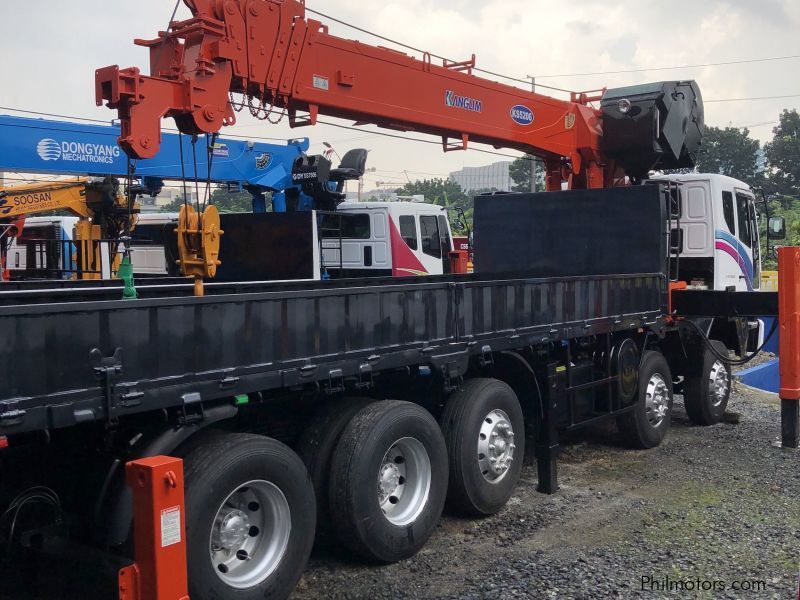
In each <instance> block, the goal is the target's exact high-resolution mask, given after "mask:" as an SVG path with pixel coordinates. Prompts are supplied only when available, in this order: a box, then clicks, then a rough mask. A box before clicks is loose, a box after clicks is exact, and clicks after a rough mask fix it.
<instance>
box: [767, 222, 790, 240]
mask: <svg viewBox="0 0 800 600" xmlns="http://www.w3.org/2000/svg"><path fill="white" fill-rule="evenodd" d="M767 237H768V238H769V239H771V240H785V239H786V219H784V218H783V217H770V218H769V224H768V226H767Z"/></svg>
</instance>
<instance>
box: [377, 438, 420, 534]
mask: <svg viewBox="0 0 800 600" xmlns="http://www.w3.org/2000/svg"><path fill="white" fill-rule="evenodd" d="M430 490H431V459H430V457H429V456H428V451H427V450H425V446H423V445H422V442H420V441H419V440H416V439H414V438H410V437H405V438H401V439H399V440H397V441H396V442H395V443H394V444H392V446H391V447H390V448H389V450H387V452H386V454H384V456H383V460H382V461H381V466H380V468H379V469H378V504H379V505H380V507H381V511H382V512H383V514H384V516H385V517H386V519H387V520H388V521H389V522H390V523H391V524H392V525H397V526H398V527H402V526H404V525H408V524H409V523H413V522H414V521H415V520H416V518H417V517H418V516H419V515H420V513H421V512H422V510H423V509H424V508H425V505H426V504H427V503H428V496H429V494H430Z"/></svg>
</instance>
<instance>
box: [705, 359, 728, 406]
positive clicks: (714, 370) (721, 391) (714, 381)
mask: <svg viewBox="0 0 800 600" xmlns="http://www.w3.org/2000/svg"><path fill="white" fill-rule="evenodd" d="M730 384H731V383H730V377H728V369H726V368H725V365H724V364H723V363H722V361H719V360H718V361H716V362H715V363H714V365H713V366H712V367H711V373H710V374H709V376H708V397H709V398H710V399H711V406H719V405H720V404H722V402H723V401H724V400H725V396H726V395H727V393H728V388H729V387H730Z"/></svg>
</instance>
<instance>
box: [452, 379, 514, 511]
mask: <svg viewBox="0 0 800 600" xmlns="http://www.w3.org/2000/svg"><path fill="white" fill-rule="evenodd" d="M441 423H442V433H443V434H444V439H445V442H446V443H447V453H448V456H449V459H450V485H449V487H448V490H447V499H448V501H449V502H450V504H451V505H452V506H453V507H455V508H456V509H458V510H460V511H461V512H464V513H467V514H470V515H477V516H483V515H491V514H494V513H496V512H497V511H498V510H500V509H501V508H502V507H503V506H505V504H506V502H508V499H509V498H510V497H511V494H512V493H513V492H514V488H515V487H516V485H517V481H519V476H520V473H521V472H522V457H523V456H524V455H525V420H524V418H523V416H522V408H520V405H519V400H517V395H516V394H515V393H514V390H512V389H511V388H510V387H509V386H508V385H507V384H505V383H503V382H502V381H499V380H497V379H484V378H481V379H470V380H469V381H467V382H466V383H465V384H464V387H463V388H462V389H460V390H458V391H457V392H456V393H454V394H453V395H452V396H450V398H449V399H448V400H447V404H446V405H445V407H444V412H443V413H442V418H441Z"/></svg>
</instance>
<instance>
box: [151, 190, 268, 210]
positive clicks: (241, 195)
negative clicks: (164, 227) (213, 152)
mask: <svg viewBox="0 0 800 600" xmlns="http://www.w3.org/2000/svg"><path fill="white" fill-rule="evenodd" d="M202 193H203V190H202V189H201V191H200V194H201V196H202ZM266 198H267V200H266V201H267V210H269V206H270V200H271V195H270V194H269V192H268V193H267V195H266ZM211 203H212V204H214V205H216V207H217V208H218V209H219V212H221V213H246V212H252V210H253V199H252V196H251V195H250V193H249V192H246V191H241V192H232V191H229V190H227V189H226V188H224V187H218V188H217V189H215V190H213V191H212V192H211ZM182 205H183V198H182V197H181V196H176V197H175V199H174V200H173V201H172V202H170V203H169V204H166V205H164V206H162V207H161V212H178V211H179V210H180V209H181V206H182Z"/></svg>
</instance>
